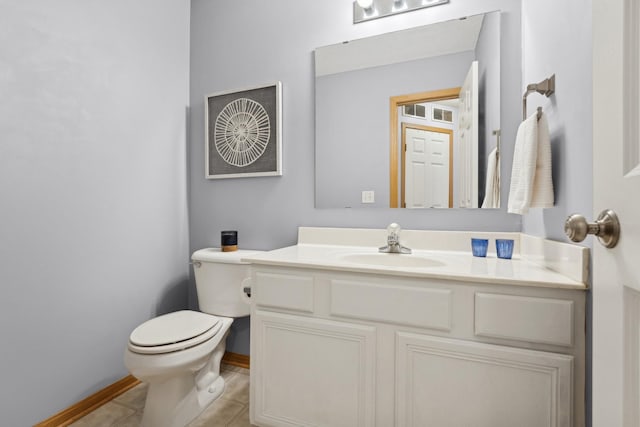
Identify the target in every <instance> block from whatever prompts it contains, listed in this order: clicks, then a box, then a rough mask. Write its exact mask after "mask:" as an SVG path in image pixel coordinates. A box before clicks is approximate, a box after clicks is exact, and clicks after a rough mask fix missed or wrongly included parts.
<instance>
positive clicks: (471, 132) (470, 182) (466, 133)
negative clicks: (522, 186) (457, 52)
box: [458, 61, 478, 208]
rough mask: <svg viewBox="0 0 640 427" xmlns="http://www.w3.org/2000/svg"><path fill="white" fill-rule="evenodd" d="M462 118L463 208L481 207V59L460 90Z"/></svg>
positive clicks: (459, 123) (460, 136)
mask: <svg viewBox="0 0 640 427" xmlns="http://www.w3.org/2000/svg"><path fill="white" fill-rule="evenodd" d="M458 111H459V114H460V117H459V120H458V126H459V128H458V130H459V132H460V133H459V144H460V156H459V162H458V167H459V170H460V171H461V173H460V206H459V207H461V208H477V207H478V61H473V62H472V63H471V67H469V71H468V73H467V77H466V78H465V80H464V84H463V85H462V89H461V90H460V108H459V109H458Z"/></svg>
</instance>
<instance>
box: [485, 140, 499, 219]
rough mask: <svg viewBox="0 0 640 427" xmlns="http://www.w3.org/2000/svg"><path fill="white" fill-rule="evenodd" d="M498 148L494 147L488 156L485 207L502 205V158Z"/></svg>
mask: <svg viewBox="0 0 640 427" xmlns="http://www.w3.org/2000/svg"><path fill="white" fill-rule="evenodd" d="M498 156H499V153H498V148H497V147H496V148H494V149H493V150H492V151H491V153H489V157H488V158H487V182H486V184H485V187H484V188H485V190H484V202H482V207H483V208H485V209H491V208H499V207H500V160H499V157H498Z"/></svg>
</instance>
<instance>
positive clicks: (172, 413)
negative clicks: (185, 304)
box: [125, 317, 233, 427]
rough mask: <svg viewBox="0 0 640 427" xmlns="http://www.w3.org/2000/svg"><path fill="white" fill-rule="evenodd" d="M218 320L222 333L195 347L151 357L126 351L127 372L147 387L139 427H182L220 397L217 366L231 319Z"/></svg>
mask: <svg viewBox="0 0 640 427" xmlns="http://www.w3.org/2000/svg"><path fill="white" fill-rule="evenodd" d="M220 319H221V321H222V322H223V325H222V329H221V331H220V332H221V333H220V334H218V335H216V336H215V337H214V338H212V339H211V340H209V341H207V342H205V343H203V344H200V345H198V346H196V347H191V348H189V349H186V350H183V351H177V352H172V353H166V354H151V355H146V354H137V353H132V352H131V351H130V350H129V349H127V350H125V365H126V366H127V368H128V369H129V371H130V372H131V373H132V375H133V376H135V377H137V378H138V379H140V380H141V381H143V382H146V383H147V384H149V389H148V391H147V399H146V402H145V406H144V411H143V414H142V422H141V426H142V427H184V426H186V425H187V424H189V423H190V422H191V421H192V420H193V419H195V418H196V417H197V416H198V415H200V414H201V413H202V411H204V410H205V409H206V408H207V406H209V405H210V404H211V403H213V401H215V400H216V399H217V398H218V397H220V395H222V393H223V392H224V389H225V381H224V378H222V376H221V375H220V363H221V361H222V356H223V355H224V351H225V347H226V346H225V338H226V337H227V335H228V334H229V328H230V326H231V323H232V322H233V319H230V318H224V317H222V318H220Z"/></svg>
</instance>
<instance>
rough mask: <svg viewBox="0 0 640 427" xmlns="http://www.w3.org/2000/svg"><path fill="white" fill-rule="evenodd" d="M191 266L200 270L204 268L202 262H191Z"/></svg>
mask: <svg viewBox="0 0 640 427" xmlns="http://www.w3.org/2000/svg"><path fill="white" fill-rule="evenodd" d="M189 264H191V265H193V266H194V267H195V268H200V267H201V266H202V263H201V262H200V261H191V262H190V263H189Z"/></svg>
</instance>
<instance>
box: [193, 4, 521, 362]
mask: <svg viewBox="0 0 640 427" xmlns="http://www.w3.org/2000/svg"><path fill="white" fill-rule="evenodd" d="M352 7H353V6H352V3H351V2H350V1H344V0H326V1H317V2H307V1H299V0H280V1H277V2H265V1H259V0H240V1H233V2H212V1H208V0H192V3H191V81H190V82H191V91H190V93H191V100H190V103H191V115H190V139H189V180H190V181H189V183H190V204H189V212H190V217H189V221H190V245H191V250H195V249H198V248H202V247H207V246H217V245H219V242H220V231H221V230H223V229H237V230H238V231H239V243H240V246H241V247H244V248H253V249H274V248H278V247H283V246H288V245H292V244H294V243H295V242H296V239H297V227H298V226H301V225H312V226H338V227H373V228H381V227H386V226H387V225H388V224H389V223H391V222H393V221H397V222H399V223H400V224H401V225H402V226H403V227H404V228H415V229H440V230H442V229H450V230H502V231H518V230H520V227H521V218H520V217H519V216H516V215H509V214H507V213H506V208H503V209H501V210H499V211H492V210H474V211H466V210H461V209H453V210H451V209H447V210H439V209H431V210H426V211H423V210H421V211H415V210H410V209H406V210H402V209H395V210H393V209H384V208H380V209H315V208H314V115H315V113H314V103H315V98H314V67H313V51H314V49H315V48H317V47H319V46H326V45H330V44H334V43H339V42H341V41H343V40H352V39H356V38H362V37H366V36H370V35H375V34H380V33H383V32H388V31H392V30H399V29H402V28H407V27H415V26H418V25H424V24H429V23H433V22H439V21H443V20H448V19H454V18H459V17H461V16H466V15H473V14H478V13H483V12H489V11H493V10H502V12H503V13H502V20H501V26H502V31H503V32H502V39H501V45H502V59H501V61H502V69H503V76H504V79H503V82H502V88H501V89H502V90H501V100H500V104H501V108H502V113H503V117H502V130H503V135H504V136H505V139H507V140H508V139H512V140H513V139H514V138H515V134H516V130H517V125H518V123H519V120H520V119H519V117H520V114H519V109H520V96H521V93H520V90H521V86H522V85H521V79H520V77H521V76H520V72H519V66H520V64H521V45H520V41H521V28H520V18H521V17H520V13H521V10H520V2H515V1H513V0H486V1H482V2H477V1H474V0H458V1H455V2H451V3H450V4H447V5H443V6H438V7H434V8H428V9H424V10H421V11H416V12H412V13H406V14H401V15H397V16H394V17H389V18H385V19H379V20H375V21H372V22H368V23H363V24H357V25H353V23H352ZM505 69H507V70H509V71H510V72H509V73H507V72H505V71H504V70H505ZM277 80H279V81H282V84H283V161H284V164H283V172H284V175H283V176H282V177H275V178H274V177H265V178H240V179H229V180H206V179H205V178H204V176H205V171H204V101H203V99H204V96H205V95H206V94H208V93H215V92H219V91H223V90H231V89H234V88H244V87H247V86H255V85H260V84H265V83H270V82H273V81H277ZM504 155H505V161H506V160H508V161H510V159H511V158H512V155H513V147H512V146H507V147H505V150H504ZM504 181H505V185H506V187H505V188H508V184H509V182H508V179H505V180H504ZM502 194H503V197H506V193H505V190H504V189H503V193H502ZM505 206H506V204H505ZM190 303H191V306H193V307H195V306H196V305H197V303H196V298H195V290H194V287H193V284H192V286H191V293H190ZM233 332H234V335H233V337H232V338H231V339H230V341H229V347H228V348H229V350H231V351H235V352H238V353H244V354H248V351H249V348H248V320H247V319H244V320H241V321H236V322H235V324H234V326H233Z"/></svg>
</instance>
